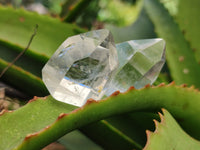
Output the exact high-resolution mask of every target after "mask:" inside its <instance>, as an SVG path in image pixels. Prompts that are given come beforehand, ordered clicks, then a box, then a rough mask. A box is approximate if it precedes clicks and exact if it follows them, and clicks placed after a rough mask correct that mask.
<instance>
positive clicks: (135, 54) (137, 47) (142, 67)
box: [106, 38, 165, 95]
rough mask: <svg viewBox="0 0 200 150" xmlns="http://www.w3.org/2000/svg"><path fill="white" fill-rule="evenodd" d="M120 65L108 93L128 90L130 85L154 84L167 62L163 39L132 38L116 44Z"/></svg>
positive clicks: (139, 86) (137, 86)
mask: <svg viewBox="0 0 200 150" xmlns="http://www.w3.org/2000/svg"><path fill="white" fill-rule="evenodd" d="M116 48H117V53H118V59H119V67H118V69H117V71H116V74H115V76H114V78H113V79H112V81H111V84H110V86H109V88H108V90H107V91H106V95H110V94H112V93H113V92H114V91H116V90H119V91H121V92H124V91H126V90H127V89H128V88H129V87H130V86H134V87H135V88H137V89H139V88H142V87H144V86H145V85H147V84H152V83H153V82H154V81H155V80H156V79H157V77H158V75H159V73H160V71H161V69H162V67H163V65H164V63H165V41H164V40H163V39H159V38H157V39H147V40H131V41H127V42H123V43H120V44H116Z"/></svg>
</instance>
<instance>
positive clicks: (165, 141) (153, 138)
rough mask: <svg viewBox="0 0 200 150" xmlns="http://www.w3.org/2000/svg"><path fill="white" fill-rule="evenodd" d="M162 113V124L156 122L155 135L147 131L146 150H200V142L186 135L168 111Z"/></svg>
mask: <svg viewBox="0 0 200 150" xmlns="http://www.w3.org/2000/svg"><path fill="white" fill-rule="evenodd" d="M162 111H163V115H162V114H161V113H159V115H160V118H161V122H158V121H156V120H154V122H155V125H156V130H155V131H154V132H153V133H152V132H150V131H147V138H148V140H147V144H146V146H145V148H144V150H156V149H162V150H169V149H176V150H188V149H189V150H198V149H199V148H200V142H199V141H197V140H195V139H193V138H192V137H190V136H189V135H188V134H187V133H185V132H184V131H183V130H182V129H181V127H180V126H179V125H178V124H177V122H176V121H175V119H174V118H173V117H172V116H171V114H170V113H169V112H168V111H167V110H165V109H162Z"/></svg>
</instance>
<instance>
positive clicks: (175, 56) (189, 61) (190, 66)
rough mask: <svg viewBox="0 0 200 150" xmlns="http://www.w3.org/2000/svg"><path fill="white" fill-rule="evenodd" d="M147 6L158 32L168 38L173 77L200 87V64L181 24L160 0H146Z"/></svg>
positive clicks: (169, 59)
mask: <svg viewBox="0 0 200 150" xmlns="http://www.w3.org/2000/svg"><path fill="white" fill-rule="evenodd" d="M145 8H146V11H147V13H148V15H149V17H150V19H151V20H152V22H153V23H154V25H155V31H156V33H157V34H158V35H159V36H160V37H162V38H164V39H165V40H166V59H167V64H168V67H169V69H170V73H171V76H172V78H173V79H174V80H175V82H176V83H177V84H182V83H187V84H188V85H195V86H196V87H200V82H198V81H199V76H200V66H199V65H198V63H197V62H196V60H195V57H194V54H193V53H191V51H192V48H191V47H190V45H189V43H188V42H187V41H186V39H185V38H184V35H183V34H182V32H181V30H180V28H179V26H178V25H177V24H176V23H175V22H174V20H173V18H172V16H170V15H169V13H168V11H167V10H166V9H165V7H164V6H163V5H162V4H161V3H160V2H159V1H158V0H145Z"/></svg>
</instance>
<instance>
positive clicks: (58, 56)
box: [42, 29, 118, 106]
mask: <svg viewBox="0 0 200 150" xmlns="http://www.w3.org/2000/svg"><path fill="white" fill-rule="evenodd" d="M117 67H118V56H117V51H116V48H115V44H114V41H113V37H112V35H111V33H110V31H108V30H106V29H102V30H96V31H91V32H87V33H83V34H80V35H76V36H72V37H69V38H68V39H67V40H65V41H64V42H63V43H62V45H61V46H60V47H59V48H58V49H57V50H56V52H55V53H54V54H53V56H52V57H51V58H50V59H49V61H48V62H47V63H46V65H45V66H44V68H43V69H42V78H43V81H44V83H45V85H46V86H47V89H48V90H49V92H50V94H51V95H52V96H53V97H54V98H55V99H57V100H59V101H62V102H65V103H68V104H72V105H76V106H82V105H83V104H84V103H85V102H86V100H87V99H88V98H94V99H96V100H99V99H100V98H101V97H102V96H103V95H104V94H105V89H106V87H107V86H108V85H109V82H110V79H111V77H112V75H113V73H114V72H115V70H116V68H117Z"/></svg>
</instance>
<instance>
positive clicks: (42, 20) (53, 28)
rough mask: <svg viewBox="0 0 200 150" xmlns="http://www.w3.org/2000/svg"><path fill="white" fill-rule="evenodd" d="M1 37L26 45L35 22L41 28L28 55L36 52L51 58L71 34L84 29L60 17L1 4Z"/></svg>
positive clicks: (13, 42)
mask: <svg viewBox="0 0 200 150" xmlns="http://www.w3.org/2000/svg"><path fill="white" fill-rule="evenodd" d="M0 18H1V19H0V39H1V40H3V41H7V42H10V43H12V44H17V45H19V46H21V47H26V46H27V43H28V40H29V38H30V35H31V33H32V31H33V29H32V28H33V27H34V26H35V24H38V26H39V29H38V32H37V36H36V37H35V38H34V40H33V42H32V43H31V46H30V49H29V51H27V55H28V54H30V55H32V54H31V52H32V53H34V54H36V55H39V56H40V57H42V56H41V55H43V57H47V58H49V57H50V56H51V55H52V54H53V53H54V51H55V50H56V49H57V48H58V46H59V45H60V44H61V43H62V42H63V41H64V40H65V39H66V38H67V37H69V36H72V35H74V34H77V33H80V32H82V31H83V30H81V29H80V28H78V27H77V26H76V25H72V24H67V23H62V22H61V21H60V20H59V19H58V18H52V17H50V16H44V15H39V14H37V13H33V12H28V11H25V10H23V9H13V8H10V7H2V6H0ZM39 56H38V57H39Z"/></svg>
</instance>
